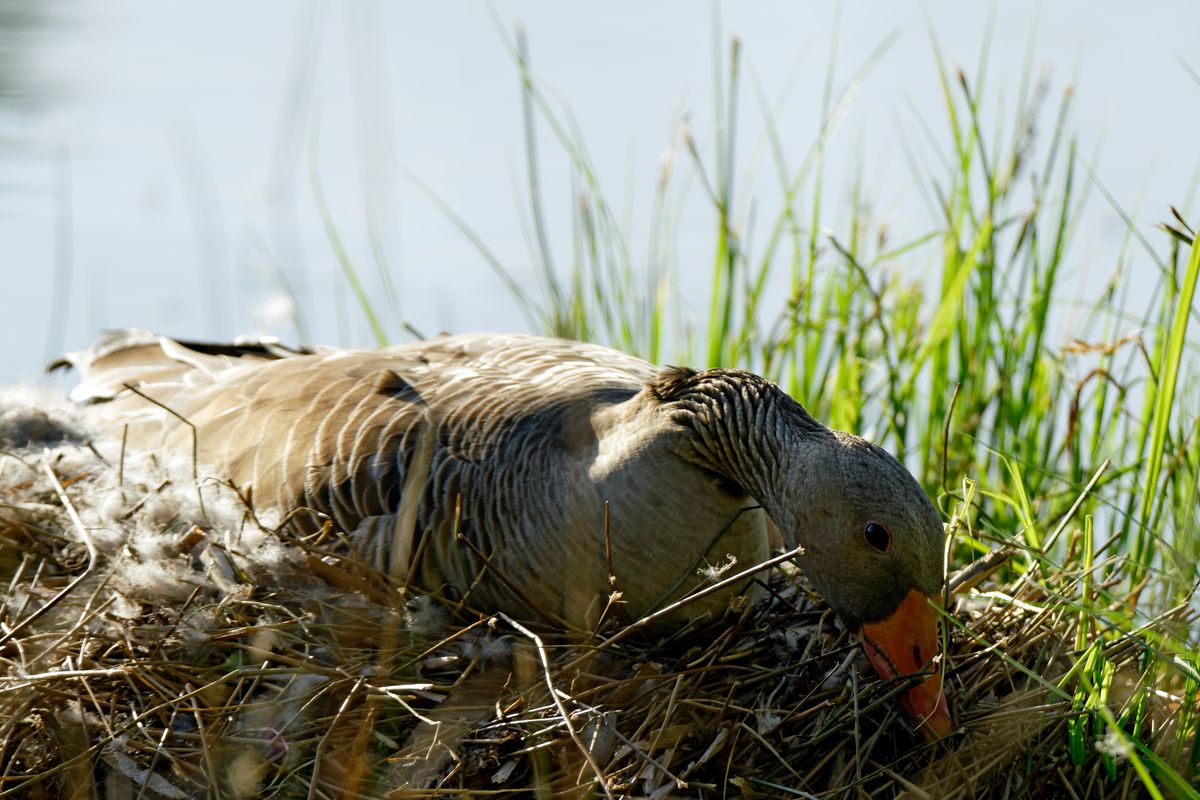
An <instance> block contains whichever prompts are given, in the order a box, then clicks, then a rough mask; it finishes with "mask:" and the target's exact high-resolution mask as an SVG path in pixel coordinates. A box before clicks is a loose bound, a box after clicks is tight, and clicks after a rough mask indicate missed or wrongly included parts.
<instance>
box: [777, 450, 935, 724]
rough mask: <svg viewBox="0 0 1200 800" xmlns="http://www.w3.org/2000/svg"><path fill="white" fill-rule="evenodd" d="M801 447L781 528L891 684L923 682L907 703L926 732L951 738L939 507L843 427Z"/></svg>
mask: <svg viewBox="0 0 1200 800" xmlns="http://www.w3.org/2000/svg"><path fill="white" fill-rule="evenodd" d="M802 447H803V449H804V450H805V451H806V452H805V458H804V463H805V464H806V465H809V468H808V469H806V470H805V473H806V474H805V475H804V477H803V479H801V480H798V481H795V482H787V483H785V484H784V485H785V486H786V487H788V488H785V490H784V491H783V492H781V495H782V498H781V499H782V500H783V502H782V503H781V508H779V509H777V513H776V518H777V522H782V523H783V524H781V525H780V528H781V532H782V533H783V534H784V537H785V538H790V539H792V540H794V541H795V542H798V543H800V544H802V545H803V546H804V548H805V554H804V555H803V556H802V557H801V558H800V561H799V563H800V564H801V565H802V567H803V568H804V570H805V574H806V575H808V576H809V579H810V580H811V582H812V584H813V586H814V588H815V589H816V590H817V591H818V592H819V593H820V594H821V596H822V597H824V598H825V599H826V601H827V602H828V603H829V605H830V606H831V607H832V608H833V609H834V610H835V611H836V612H837V613H838V615H839V616H840V617H841V619H842V621H843V622H844V623H845V624H846V625H847V627H848V628H849V629H850V630H851V631H853V632H854V634H855V636H856V637H857V638H858V639H859V641H860V642H861V644H862V647H863V650H864V651H865V653H866V655H867V658H868V660H869V661H870V662H871V664H872V666H874V668H875V670H876V672H878V673H879V675H880V676H881V677H882V678H884V679H885V680H887V681H893V682H906V681H915V683H913V685H911V686H910V687H909V688H908V689H906V690H904V692H903V693H902V694H901V695H900V703H901V705H902V707H903V708H904V709H905V710H906V711H907V712H908V714H909V715H910V717H912V718H913V719H914V720H915V721H916V722H917V723H918V726H919V727H920V729H921V731H922V732H923V733H924V734H925V735H926V736H927V737H928V738H931V739H933V738H937V737H940V736H944V735H946V734H947V733H949V731H950V729H951V720H950V714H949V709H948V706H947V703H946V698H945V694H944V692H943V690H942V676H941V659H940V657H939V656H938V653H939V650H940V648H939V642H938V622H939V618H940V616H941V614H940V611H939V609H940V608H941V606H942V599H941V598H942V592H943V587H944V570H943V543H944V532H943V528H942V524H941V520H940V518H939V516H938V513H937V511H936V510H935V509H934V507H933V504H932V503H931V502H930V501H929V498H928V496H927V495H926V494H925V492H924V490H923V489H922V488H921V486H920V484H918V483H917V481H916V479H915V478H913V476H912V474H911V473H909V471H908V470H907V469H905V467H904V466H903V465H902V464H901V463H900V462H899V461H898V460H896V459H895V458H894V457H893V456H892V455H891V454H889V453H888V452H887V451H886V450H884V449H883V448H881V447H878V446H876V445H874V444H872V443H870V442H868V441H866V440H864V439H861V438H859V437H857V436H852V435H850V434H845V433H841V432H836V431H829V432H828V435H822V436H819V437H816V440H815V441H813V440H812V439H809V440H808V441H807V442H806V443H805V444H804V445H802ZM812 465H819V466H817V467H816V468H813V467H812ZM789 534H790V536H789Z"/></svg>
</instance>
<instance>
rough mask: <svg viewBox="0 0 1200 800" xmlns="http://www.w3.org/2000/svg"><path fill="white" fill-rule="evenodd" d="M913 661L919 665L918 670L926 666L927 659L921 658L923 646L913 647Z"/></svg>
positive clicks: (916, 645) (915, 645)
mask: <svg viewBox="0 0 1200 800" xmlns="http://www.w3.org/2000/svg"><path fill="white" fill-rule="evenodd" d="M913 661H915V662H916V663H917V669H920V668H921V667H923V666H925V659H923V658H921V646H920V645H919V644H914V645H913Z"/></svg>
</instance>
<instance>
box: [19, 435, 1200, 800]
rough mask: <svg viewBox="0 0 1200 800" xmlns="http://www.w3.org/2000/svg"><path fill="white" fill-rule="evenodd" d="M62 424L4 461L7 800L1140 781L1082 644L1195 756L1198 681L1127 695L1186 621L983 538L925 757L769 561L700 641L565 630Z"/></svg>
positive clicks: (1037, 789)
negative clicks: (356, 557)
mask: <svg viewBox="0 0 1200 800" xmlns="http://www.w3.org/2000/svg"><path fill="white" fill-rule="evenodd" d="M51 428H52V429H53V426H51ZM72 430H73V429H69V428H68V426H63V427H62V429H61V430H59V431H58V433H60V434H61V435H62V436H65V437H66V438H67V441H65V442H57V443H55V444H54V445H53V446H51V447H49V448H48V449H42V450H40V451H37V452H35V451H34V450H31V449H26V450H25V451H23V452H21V453H11V452H10V453H4V454H0V489H2V490H3V494H2V495H0V580H3V582H4V583H3V585H4V586H6V587H7V589H6V593H5V596H4V599H5V606H4V609H3V612H2V613H3V616H2V617H0V624H2V627H0V796H3V797H9V796H14V797H15V796H20V797H32V798H37V797H48V798H49V797H67V796H101V795H103V796H106V797H141V798H158V797H161V798H172V799H173V798H188V797H208V796H213V797H226V798H244V797H260V796H279V797H310V798H311V797H389V798H402V797H431V796H459V795H471V796H485V795H486V796H498V797H507V796H513V797H518V796H520V797H525V796H529V794H530V792H531V790H532V791H536V792H538V793H540V794H541V795H542V796H551V795H554V796H558V795H562V796H603V795H606V794H607V795H609V796H613V797H623V796H636V797H654V798H666V797H726V796H742V797H780V798H783V797H832V796H837V797H858V796H862V797H874V796H892V795H901V794H906V795H909V796H913V797H978V798H991V797H997V798H999V797H1019V796H1024V797H1109V796H1111V797H1126V796H1137V795H1138V794H1139V793H1140V792H1141V789H1140V788H1139V787H1140V784H1139V783H1138V779H1137V775H1136V774H1135V770H1133V769H1132V768H1130V766H1129V763H1128V761H1127V756H1128V754H1129V752H1128V749H1129V744H1128V743H1127V742H1126V740H1125V739H1124V738H1122V737H1116V738H1114V737H1113V736H1112V735H1111V734H1106V730H1107V728H1106V727H1105V725H1104V724H1103V722H1102V721H1101V720H1100V718H1099V716H1098V715H1097V713H1096V711H1097V709H1094V708H1089V707H1088V705H1087V703H1086V701H1085V700H1083V699H1081V697H1080V696H1079V695H1078V693H1076V692H1074V691H1073V689H1072V688H1071V687H1073V686H1074V685H1075V684H1074V682H1073V676H1076V675H1077V674H1078V673H1079V672H1080V670H1081V669H1083V668H1084V666H1081V665H1085V662H1086V661H1087V659H1085V658H1084V657H1083V654H1082V652H1081V651H1080V650H1079V645H1080V644H1081V643H1084V642H1086V643H1087V645H1088V647H1089V648H1090V649H1089V650H1088V652H1092V653H1095V656H1094V658H1093V659H1092V660H1093V661H1095V662H1096V663H1101V664H1103V665H1104V669H1105V670H1107V671H1108V672H1107V674H1108V676H1109V677H1108V682H1107V684H1106V686H1107V706H1108V708H1111V709H1114V712H1115V711H1117V710H1119V709H1122V708H1124V707H1126V706H1128V705H1129V703H1130V702H1133V701H1132V700H1131V699H1130V698H1135V697H1137V698H1140V699H1139V700H1138V701H1137V702H1140V703H1141V707H1140V710H1139V713H1138V718H1139V719H1140V720H1141V722H1140V723H1139V729H1138V731H1137V735H1138V737H1139V738H1140V741H1141V742H1143V743H1144V744H1143V745H1142V747H1143V749H1144V750H1146V751H1147V753H1149V752H1153V753H1157V754H1158V757H1160V758H1161V759H1162V760H1163V762H1164V763H1166V762H1168V761H1170V760H1171V759H1172V758H1176V759H1177V758H1178V755H1179V753H1180V752H1184V753H1187V752H1190V750H1191V747H1192V745H1191V743H1189V742H1179V741H1176V738H1175V731H1176V730H1177V729H1178V727H1179V723H1180V720H1181V719H1183V718H1184V717H1185V716H1186V715H1187V714H1195V713H1196V709H1195V708H1194V704H1195V693H1194V692H1192V693H1191V694H1190V695H1189V694H1188V693H1187V692H1185V691H1183V690H1182V689H1181V688H1180V686H1179V685H1177V681H1176V683H1172V681H1173V680H1175V678H1173V677H1171V676H1163V677H1162V678H1161V682H1160V685H1157V686H1155V687H1154V691H1150V692H1146V691H1142V692H1140V693H1139V692H1137V688H1138V686H1139V685H1140V682H1144V680H1145V677H1144V676H1145V675H1146V674H1147V673H1146V670H1145V663H1146V660H1147V653H1148V647H1149V643H1150V642H1152V641H1153V630H1154V628H1155V626H1160V627H1164V628H1165V627H1169V626H1173V625H1174V626H1178V625H1183V624H1186V623H1187V621H1188V617H1187V611H1186V609H1184V608H1180V609H1176V610H1175V611H1173V612H1171V613H1169V614H1167V615H1164V616H1162V617H1160V618H1158V619H1157V620H1156V621H1155V623H1154V625H1153V626H1150V627H1149V628H1143V629H1142V630H1140V631H1137V632H1135V633H1133V634H1130V635H1126V636H1112V637H1109V638H1107V639H1105V640H1104V643H1103V644H1102V645H1101V644H1095V643H1096V642H1098V641H1099V640H1097V639H1095V638H1094V637H1093V636H1091V635H1089V636H1084V637H1082V638H1081V637H1080V636H1079V635H1078V634H1079V625H1080V624H1089V623H1088V622H1087V621H1086V619H1085V618H1082V617H1081V615H1080V614H1079V613H1078V611H1077V610H1074V609H1072V608H1071V607H1069V606H1068V605H1066V604H1064V603H1063V602H1062V600H1063V597H1064V596H1065V595H1069V594H1070V593H1071V592H1077V588H1076V587H1075V584H1074V583H1073V582H1072V581H1071V580H1068V578H1066V577H1062V578H1058V577H1055V576H1045V575H1043V576H1037V575H1032V574H1026V575H1024V576H1023V577H1014V578H1013V579H1012V580H1009V581H1007V582H1006V583H1005V584H1004V585H999V584H997V583H995V582H994V580H993V579H992V578H990V577H988V575H989V573H990V571H991V570H993V569H994V568H996V567H997V566H1000V565H1001V564H1002V563H1003V561H1004V558H1005V556H1006V555H1007V553H1005V552H1003V551H1000V552H999V553H998V554H997V555H993V556H989V557H987V558H985V559H984V560H983V561H982V562H980V563H979V564H978V565H977V566H976V568H975V569H973V570H968V571H966V572H965V573H964V574H962V575H960V576H959V577H958V578H957V579H956V580H955V581H953V582H952V585H953V586H954V588H955V589H956V590H957V591H956V594H955V595H954V596H953V598H952V601H951V604H950V609H951V612H950V614H949V618H948V624H947V625H946V628H947V630H948V642H947V645H948V646H947V651H946V652H947V661H946V675H947V689H948V693H949V695H950V699H951V707H952V709H953V712H954V715H955V717H956V722H957V724H958V730H957V732H956V733H955V734H954V735H952V736H951V737H950V738H949V739H947V740H945V741H943V742H938V743H932V744H930V743H926V742H925V741H924V740H923V739H922V737H921V736H919V735H918V734H917V733H915V732H914V730H913V729H912V727H911V725H910V723H909V722H908V721H907V720H906V719H905V718H904V717H902V715H901V714H900V712H899V707H898V704H897V703H896V702H895V695H896V694H897V693H898V692H899V691H901V690H902V689H903V688H904V687H902V686H889V685H885V684H884V683H883V682H881V681H879V680H878V679H877V678H876V677H875V676H874V674H873V673H872V672H871V671H870V670H869V669H868V668H867V667H866V664H865V660H864V659H863V658H862V657H861V655H860V651H859V648H858V646H857V644H856V643H855V642H854V640H853V639H852V638H851V637H849V636H848V635H847V633H846V631H845V630H844V629H842V628H841V626H840V625H839V623H838V621H837V619H836V617H835V616H834V615H833V614H832V613H831V612H830V611H829V610H828V609H827V608H826V607H825V606H824V605H823V604H822V603H821V601H820V600H819V598H817V597H816V596H814V595H813V594H812V593H811V591H810V590H809V588H808V587H807V585H806V583H805V581H804V578H803V576H802V575H801V574H799V572H798V571H797V570H796V569H795V568H794V567H792V566H791V565H790V564H788V563H784V564H783V565H781V566H780V567H779V568H778V569H774V570H771V571H764V572H763V573H762V574H761V575H760V576H759V578H758V580H760V581H761V583H762V585H763V586H764V587H765V588H766V590H767V592H766V600H765V601H764V602H761V603H758V604H755V605H749V604H740V603H736V602H735V603H734V604H733V605H732V606H731V607H730V608H729V610H728V611H727V612H726V613H725V615H724V618H723V619H720V620H714V621H712V622H711V623H710V624H708V625H706V626H705V627H703V628H699V627H698V628H695V629H691V630H685V631H673V632H671V633H670V634H669V635H665V634H664V633H663V632H662V631H656V630H654V629H653V628H652V627H650V626H647V627H643V628H640V629H637V630H633V631H629V632H627V631H626V629H625V628H623V627H620V626H615V627H612V628H608V629H604V630H601V631H599V632H597V633H596V634H595V635H594V636H593V637H590V638H589V639H586V640H579V639H578V638H575V639H573V640H565V639H563V638H562V637H561V636H560V635H558V634H557V633H555V632H554V631H553V630H550V629H548V628H539V627H537V626H536V625H534V624H532V623H529V622H526V621H521V620H513V619H510V618H508V617H505V616H503V615H480V614H477V613H473V612H471V611H469V610H467V609H463V608H459V607H458V605H457V604H455V603H453V602H451V601H449V600H447V599H444V598H437V597H422V598H409V597H406V596H405V595H404V594H403V593H401V592H398V591H395V590H388V589H386V588H384V587H387V586H388V582H387V581H386V580H385V579H384V578H383V576H372V575H371V574H369V573H368V572H365V571H364V570H365V567H363V565H361V564H357V563H353V562H350V561H347V560H344V559H338V558H336V557H334V556H331V555H329V554H328V553H324V552H322V551H321V550H319V549H318V548H316V547H314V546H313V544H312V543H311V542H299V541H281V540H280V539H279V537H277V536H276V535H275V534H273V533H272V532H271V531H270V529H269V527H268V526H266V525H265V524H263V522H262V521H261V520H256V519H255V518H254V517H253V516H252V515H250V514H248V513H246V512H245V509H244V507H242V506H239V505H238V503H237V500H238V498H236V497H234V498H226V500H227V502H225V504H224V505H222V504H221V501H219V500H218V499H217V498H216V497H215V496H212V497H209V498H207V502H206V498H205V497H204V496H200V497H196V496H195V490H194V487H193V488H188V487H175V486H172V485H171V484H170V483H169V481H168V480H167V479H165V478H163V477H161V475H160V474H159V473H156V472H155V471H154V469H153V468H151V467H147V466H145V465H142V467H139V468H138V469H136V470H135V469H131V468H130V467H129V465H127V464H124V463H123V464H121V465H119V466H114V465H111V464H108V463H106V462H104V460H103V459H101V458H100V457H99V456H98V455H96V454H95V453H94V452H92V451H91V450H90V449H89V448H88V446H87V444H86V442H84V441H82V440H81V439H79V438H72ZM52 433H53V430H52ZM50 438H53V437H52V436H51V437H50ZM210 488H212V487H210ZM1090 633H1091V634H1094V633H1095V632H1094V631H1092V632H1090ZM1085 666H1086V665H1085ZM1187 704H1190V706H1189V707H1188V708H1183V707H1182V706H1183V705H1187ZM1081 741H1083V742H1085V743H1086V746H1085V748H1084V749H1083V750H1082V751H1081V750H1080V749H1079V742H1081Z"/></svg>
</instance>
